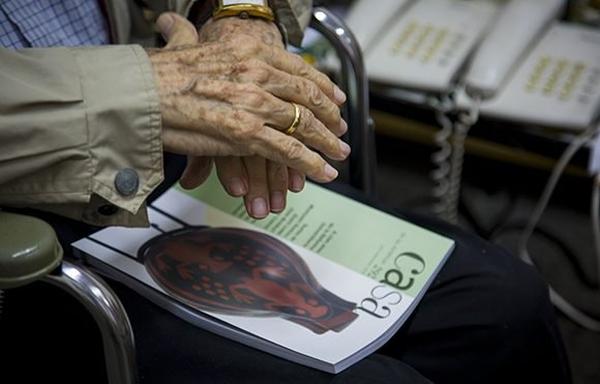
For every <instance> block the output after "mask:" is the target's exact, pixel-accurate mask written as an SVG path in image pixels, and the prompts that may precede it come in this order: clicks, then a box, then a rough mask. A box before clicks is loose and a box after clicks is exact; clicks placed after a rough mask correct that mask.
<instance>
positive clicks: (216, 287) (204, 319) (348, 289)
mask: <svg viewBox="0 0 600 384" xmlns="http://www.w3.org/2000/svg"><path fill="white" fill-rule="evenodd" d="M209 189H210V188H209ZM323 191H324V190H323ZM318 192H321V191H318ZM324 192H327V193H331V192H329V191H324ZM220 194H222V192H219V194H218V195H220ZM349 202H351V201H350V200H349ZM352 203H353V204H357V203H355V202H352ZM235 204H239V201H238V202H235ZM300 206H301V205H298V207H300ZM298 207H297V208H298ZM373 211H374V212H377V211H375V210H373ZM355 213H356V212H355ZM307 216H310V214H307V215H305V218H304V219H307ZM149 218H150V221H151V223H152V224H151V227H150V228H119V227H112V228H107V229H104V230H101V231H99V232H97V233H95V234H93V235H91V236H90V237H89V238H86V239H82V240H80V241H78V242H76V243H74V244H73V246H74V247H75V248H76V249H77V250H79V252H80V253H81V254H83V255H85V259H86V261H87V262H88V263H90V264H91V265H93V266H94V267H96V268H97V269H98V270H100V271H101V272H106V273H107V274H109V275H111V276H113V277H116V278H119V279H120V280H122V281H123V282H124V283H126V284H128V283H129V284H128V285H130V286H132V288H134V289H136V288H137V290H138V291H139V292H140V293H141V294H144V295H146V296H147V297H149V298H150V299H151V300H153V301H155V302H156V303H157V304H159V305H161V306H163V307H164V308H166V309H169V310H171V311H172V312H173V313H175V314H177V315H179V316H181V317H183V318H184V319H186V320H189V321H191V322H192V323H194V324H196V325H198V326H200V327H203V328H205V329H208V330H211V331H213V332H216V333H218V334H220V335H223V336H225V337H229V338H232V339H234V340H236V341H239V342H242V343H244V344H247V345H250V346H252V347H255V348H259V349H261V350H264V351H266V352H270V353H272V354H275V355H277V356H280V357H282V358H286V359H289V360H292V361H295V362H298V363H300V364H304V365H308V366H311V367H314V368H317V369H321V370H324V371H327V372H331V373H336V372H339V371H341V370H343V369H345V368H347V367H348V366H350V365H351V364H353V363H355V362H357V361H359V360H360V359H362V358H363V357H365V356H367V355H368V354H369V353H372V352H373V351H374V350H376V349H377V348H378V347H379V346H381V345H382V344H383V343H384V342H385V341H386V340H388V339H389V337H391V336H392V335H393V334H394V333H395V332H396V331H397V330H398V328H399V327H400V326H401V325H402V323H403V321H404V320H405V319H406V318H407V317H408V315H409V314H410V312H411V310H412V309H413V308H414V304H416V302H417V301H418V299H419V298H420V296H421V295H422V292H424V291H425V289H426V286H427V285H428V284H429V282H430V280H431V277H432V276H433V275H434V274H435V273H436V272H437V270H438V269H439V267H440V266H441V265H442V263H443V260H444V259H445V257H446V256H447V254H448V252H449V250H450V249H451V245H452V242H451V241H449V240H447V239H444V238H442V237H439V239H440V240H443V241H442V243H445V245H446V249H445V250H444V251H443V252H442V253H443V254H441V255H440V257H439V258H436V259H435V261H434V262H433V263H434V264H435V265H433V266H430V265H427V264H428V262H427V261H425V260H426V259H425V258H424V257H423V256H420V255H419V254H418V253H416V252H398V251H399V250H396V253H397V254H396V255H395V257H394V259H396V260H394V261H393V263H395V264H397V265H396V269H390V271H393V272H389V271H388V272H386V273H383V275H382V276H383V277H384V278H383V279H374V278H373V277H371V276H369V273H361V272H358V271H356V270H353V269H357V268H362V267H357V268H350V267H349V266H348V265H351V264H357V265H361V264H363V263H364V261H360V260H359V261H358V263H353V262H346V263H340V262H339V260H332V259H330V258H328V257H325V256H323V255H319V254H318V253H317V252H314V251H312V250H310V249H307V248H306V247H303V246H300V245H298V244H295V243H294V242H291V241H289V240H286V239H285V238H284V237H282V236H280V235H278V234H276V233H273V232H272V231H271V232H269V231H268V230H267V229H265V228H261V227H259V226H257V225H255V224H253V223H252V221H253V220H251V219H250V218H246V220H244V219H242V218H239V217H235V216H234V215H232V214H228V213H226V212H224V211H223V210H221V209H218V208H215V207H214V206H212V205H209V204H207V203H205V202H203V201H202V200H201V199H200V198H199V197H198V196H194V193H193V192H192V193H184V192H182V191H180V190H177V189H172V190H170V191H169V192H167V193H165V194H164V195H163V196H162V197H161V198H159V199H158V200H157V201H156V202H155V203H154V204H153V205H152V206H151V207H150V208H149ZM396 220H398V219H396ZM262 224H263V225H266V224H267V223H266V222H263V223H262ZM305 226H306V227H310V225H309V223H308V222H306V223H305ZM333 226H335V224H334V225H333ZM319 227H321V226H320V225H318V226H317V228H316V229H318V228H319ZM357 228H358V227H357ZM422 231H424V230H422ZM318 232H319V233H320V235H319V236H318V237H321V236H322V235H323V229H320V230H318ZM328 233H329V234H328V235H326V236H325V238H324V239H323V242H326V240H327V237H331V238H330V239H329V240H328V242H327V244H331V243H332V242H334V243H335V241H336V240H335V239H334V238H337V236H336V235H333V234H332V231H331V230H330V231H329V232H328ZM427 233H429V232H427ZM429 234H430V233H429ZM311 235H312V234H311ZM355 236H356V234H355ZM430 236H432V238H436V239H437V238H438V236H437V235H434V234H430ZM340 237H342V236H340ZM363 241H364V242H374V243H376V239H374V238H368V237H366V238H364V239H363ZM342 242H343V241H342ZM343 243H345V244H347V242H343ZM392 244H395V245H396V247H398V242H397V241H395V242H392ZM319 248H321V251H323V250H324V249H329V248H331V247H320V246H319ZM322 253H323V252H322ZM345 257H348V258H358V259H361V258H362V259H367V258H366V257H361V256H360V255H351V254H346V255H345ZM380 262H382V261H380ZM344 264H346V265H344ZM371 264H373V258H371V260H370V262H367V265H371ZM386 279H387V280H388V281H386ZM142 288H143V289H142ZM174 303H177V305H172V304H174Z"/></svg>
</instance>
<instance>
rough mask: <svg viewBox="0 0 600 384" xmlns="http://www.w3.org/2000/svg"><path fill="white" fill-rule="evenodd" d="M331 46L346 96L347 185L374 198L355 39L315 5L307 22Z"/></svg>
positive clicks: (371, 146) (370, 139) (365, 86)
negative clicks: (335, 54) (348, 159)
mask: <svg viewBox="0 0 600 384" xmlns="http://www.w3.org/2000/svg"><path fill="white" fill-rule="evenodd" d="M310 26H311V27H312V28H313V29H315V30H317V31H318V32H320V33H321V34H322V35H323V37H325V38H326V39H327V40H328V41H329V42H330V43H331V45H332V46H333V47H334V49H335V51H336V53H337V55H338V57H339V59H340V62H341V66H342V79H341V84H340V88H342V90H343V91H344V92H346V95H347V96H348V100H347V102H346V105H345V111H344V117H345V119H346V121H347V122H348V135H349V137H348V138H349V142H350V143H349V144H350V146H351V147H352V153H351V154H350V174H349V177H350V184H351V185H352V186H354V187H356V188H358V189H360V190H362V191H363V192H364V193H365V194H366V195H367V196H369V197H375V172H376V155H375V132H374V129H373V123H372V120H371V119H370V118H369V81H368V78H367V74H366V71H365V65H364V61H363V56H362V52H361V49H360V46H359V45H358V41H357V40H356V38H355V37H354V35H353V34H352V32H351V31H350V29H349V28H348V26H347V25H346V24H345V23H344V22H343V21H342V20H341V19H340V18H339V17H337V16H335V15H334V14H333V13H331V12H330V11H328V10H327V9H325V8H315V9H314V11H313V18H312V21H311V25H310Z"/></svg>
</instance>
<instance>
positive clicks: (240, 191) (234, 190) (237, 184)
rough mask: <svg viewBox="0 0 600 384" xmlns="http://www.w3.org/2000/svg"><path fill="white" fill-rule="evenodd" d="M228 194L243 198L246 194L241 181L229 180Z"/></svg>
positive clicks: (235, 178)
mask: <svg viewBox="0 0 600 384" xmlns="http://www.w3.org/2000/svg"><path fill="white" fill-rule="evenodd" d="M229 193H231V194H232V195H233V196H243V195H245V194H246V185H245V184H244V182H243V181H242V180H241V179H239V178H237V177H234V178H232V179H231V180H229Z"/></svg>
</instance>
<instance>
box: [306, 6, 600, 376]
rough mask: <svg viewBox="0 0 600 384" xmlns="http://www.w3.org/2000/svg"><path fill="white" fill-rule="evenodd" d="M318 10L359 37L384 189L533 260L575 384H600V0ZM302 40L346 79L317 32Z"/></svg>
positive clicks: (380, 190)
mask: <svg viewBox="0 0 600 384" xmlns="http://www.w3.org/2000/svg"><path fill="white" fill-rule="evenodd" d="M316 4H318V5H323V6H326V7H328V8H329V9H331V10H333V11H334V12H336V13H337V14H338V15H339V16H340V17H343V18H344V19H345V20H346V21H347V22H348V23H349V25H350V27H351V29H352V30H353V31H354V33H355V35H356V37H357V38H358V40H359V41H360V43H361V45H362V50H363V54H364V58H365V62H366V67H367V73H368V76H369V83H370V97H371V99H370V103H371V105H370V115H371V117H372V119H373V122H374V127H375V132H376V148H377V167H376V172H375V180H376V195H377V197H378V198H379V199H381V200H382V201H383V202H385V203H386V204H387V205H389V206H392V207H395V208H398V209H401V210H405V211H406V210H410V211H416V212H421V213H425V214H435V215H437V216H438V217H440V218H441V219H444V220H447V221H451V222H455V223H457V224H459V225H460V226H461V227H463V228H466V229H468V230H470V231H473V232H475V233H477V234H479V235H480V236H482V237H484V238H486V239H488V240H490V241H492V242H494V243H496V244H499V245H501V246H504V247H506V248H508V249H509V250H511V251H512V252H513V253H515V254H518V255H520V256H521V257H523V258H524V259H525V260H528V261H529V262H532V263H534V264H535V265H536V267H537V268H538V270H539V271H540V273H541V274H542V275H543V276H544V278H545V279H546V281H547V282H548V283H549V284H550V286H551V289H552V291H553V293H552V296H553V299H554V302H555V304H556V306H557V312H558V313H559V316H560V325H561V329H562V332H563V335H564V338H565V342H566V344H567V348H568V353H569V358H570V361H571V364H572V368H573V377H574V382H575V383H582V384H583V383H598V382H600V364H598V362H599V361H600V333H599V332H600V234H599V232H600V225H599V224H598V222H599V218H598V217H599V215H600V209H599V206H600V202H599V201H600V178H598V177H597V176H596V175H597V174H598V173H599V171H600V159H599V156H600V144H599V143H598V141H599V139H597V131H598V129H600V121H599V118H598V117H599V115H600V1H597V0H571V1H566V0H520V1H495V0H378V1H373V0H371V1H369V0H355V1H334V0H330V1H320V2H319V1H317V2H316ZM304 45H305V46H306V47H307V48H306V49H304V51H303V52H302V54H303V55H304V57H305V58H306V59H307V60H310V61H312V62H314V63H315V65H317V66H319V67H320V68H321V69H323V70H324V71H326V72H328V73H329V74H330V75H331V76H333V77H336V76H338V75H339V73H340V66H339V63H338V62H337V61H336V59H335V58H334V57H333V55H332V48H331V47H329V46H328V45H327V44H326V43H325V42H324V41H323V40H322V39H320V38H319V37H318V35H317V34H316V33H310V32H309V33H308V34H307V36H306V37H305V44H304Z"/></svg>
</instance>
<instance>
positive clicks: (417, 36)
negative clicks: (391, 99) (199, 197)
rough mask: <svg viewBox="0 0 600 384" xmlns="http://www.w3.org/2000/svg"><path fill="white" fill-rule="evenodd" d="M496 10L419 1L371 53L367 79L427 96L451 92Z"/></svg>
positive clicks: (467, 0) (458, 0) (466, 1)
mask: <svg viewBox="0 0 600 384" xmlns="http://www.w3.org/2000/svg"><path fill="white" fill-rule="evenodd" d="M497 9H498V5H497V3H496V2H493V1H487V0H482V1H472V0H419V1H417V2H416V3H414V4H412V5H411V6H410V7H409V8H408V9H407V10H406V11H405V12H403V13H402V15H401V17H400V18H399V20H397V21H395V24H394V25H392V26H391V27H389V29H387V30H386V31H385V35H384V36H378V37H379V40H377V41H375V42H374V45H373V46H372V47H368V48H367V55H366V60H365V61H366V67H367V72H368V74H369V78H370V79H372V80H375V81H379V82H384V83H388V84H393V85H396V86H400V87H403V88H411V89H415V90H419V91H425V92H429V93H446V92H448V91H449V90H450V88H451V86H452V83H453V81H454V80H455V79H456V77H457V75H458V73H459V71H460V69H462V68H463V66H464V63H465V61H466V60H467V58H468V56H469V54H470V53H472V51H473V50H474V48H475V47H476V46H477V44H478V43H479V42H480V40H481V39H482V38H483V36H484V35H485V33H486V31H487V29H488V26H489V25H490V24H491V23H492V20H493V17H494V15H495V13H496V11H497ZM380 12H381V8H380Z"/></svg>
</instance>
